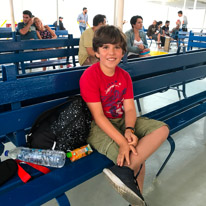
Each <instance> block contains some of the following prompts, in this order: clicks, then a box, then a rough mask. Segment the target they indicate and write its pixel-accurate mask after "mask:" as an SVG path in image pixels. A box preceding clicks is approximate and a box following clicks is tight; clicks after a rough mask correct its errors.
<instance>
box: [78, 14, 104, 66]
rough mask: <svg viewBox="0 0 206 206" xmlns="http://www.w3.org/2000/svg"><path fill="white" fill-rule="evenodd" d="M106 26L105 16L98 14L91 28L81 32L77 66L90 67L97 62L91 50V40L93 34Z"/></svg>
mask: <svg viewBox="0 0 206 206" xmlns="http://www.w3.org/2000/svg"><path fill="white" fill-rule="evenodd" d="M103 25H106V16H105V15H102V14H98V15H96V16H95V17H94V19H93V27H91V28H89V29H87V30H86V31H84V32H83V34H82V35H81V37H80V41H79V54H78V56H79V64H80V65H82V66H83V65H91V64H93V63H96V62H98V61H99V59H98V58H96V56H95V52H94V50H93V48H92V40H93V37H94V32H95V31H96V30H97V29H99V28H100V27H101V26H103Z"/></svg>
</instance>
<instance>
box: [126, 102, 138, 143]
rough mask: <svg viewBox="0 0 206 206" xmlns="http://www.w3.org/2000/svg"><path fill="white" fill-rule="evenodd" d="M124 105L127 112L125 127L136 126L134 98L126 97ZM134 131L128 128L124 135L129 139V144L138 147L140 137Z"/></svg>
mask: <svg viewBox="0 0 206 206" xmlns="http://www.w3.org/2000/svg"><path fill="white" fill-rule="evenodd" d="M123 105H124V112H125V128H127V127H132V128H134V127H135V123H136V119H137V114H136V109H135V105H134V99H125V100H124V103H123ZM133 132H134V131H132V130H131V129H126V130H125V134H124V136H125V138H126V139H127V141H128V143H129V145H132V146H134V147H136V146H137V144H138V137H137V136H136V135H135V134H133Z"/></svg>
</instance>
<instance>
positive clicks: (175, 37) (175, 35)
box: [171, 20, 181, 47]
mask: <svg viewBox="0 0 206 206" xmlns="http://www.w3.org/2000/svg"><path fill="white" fill-rule="evenodd" d="M180 24H181V22H180V20H177V21H176V27H175V28H173V29H172V34H171V38H172V40H177V47H178V33H179V30H180Z"/></svg>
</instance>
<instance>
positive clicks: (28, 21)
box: [18, 10, 38, 40]
mask: <svg viewBox="0 0 206 206" xmlns="http://www.w3.org/2000/svg"><path fill="white" fill-rule="evenodd" d="M18 31H19V33H20V35H21V40H29V39H38V37H37V34H36V27H35V25H34V17H32V13H31V11H29V10H25V11H23V22H20V23H18Z"/></svg>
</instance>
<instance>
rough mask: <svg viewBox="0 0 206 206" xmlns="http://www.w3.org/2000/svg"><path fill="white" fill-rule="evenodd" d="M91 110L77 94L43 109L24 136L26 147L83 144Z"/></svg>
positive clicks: (61, 147)
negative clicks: (46, 109)
mask: <svg viewBox="0 0 206 206" xmlns="http://www.w3.org/2000/svg"><path fill="white" fill-rule="evenodd" d="M91 121H92V117H91V113H90V111H89V109H88V107H87V105H86V103H85V102H84V100H83V99H82V97H81V96H80V95H76V96H72V97H69V98H68V100H67V101H66V102H65V103H63V104H60V105H58V106H56V107H54V108H52V109H50V110H48V111H45V112H44V113H42V114H41V115H40V116H39V117H38V118H37V120H36V121H35V123H34V125H33V126H32V128H31V130H30V134H29V135H28V136H27V144H28V147H31V148H40V149H55V150H61V151H64V152H67V151H69V150H73V149H75V148H78V147H81V146H83V145H85V144H86V139H87V137H88V135H89V132H90V128H91Z"/></svg>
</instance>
